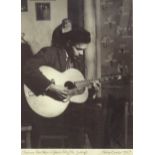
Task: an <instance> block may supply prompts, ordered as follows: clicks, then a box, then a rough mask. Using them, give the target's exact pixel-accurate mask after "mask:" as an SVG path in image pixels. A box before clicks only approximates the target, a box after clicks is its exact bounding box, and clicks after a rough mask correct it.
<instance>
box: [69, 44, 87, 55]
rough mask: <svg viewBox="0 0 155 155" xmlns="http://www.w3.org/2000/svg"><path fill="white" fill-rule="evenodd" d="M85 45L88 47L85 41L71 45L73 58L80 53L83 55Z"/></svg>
mask: <svg viewBox="0 0 155 155" xmlns="http://www.w3.org/2000/svg"><path fill="white" fill-rule="evenodd" d="M87 47H88V44H86V43H79V44H76V45H74V46H72V50H73V56H74V58H77V57H79V56H80V55H83V54H84V51H85V50H86V48H87Z"/></svg>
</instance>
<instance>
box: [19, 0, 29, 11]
mask: <svg viewBox="0 0 155 155" xmlns="http://www.w3.org/2000/svg"><path fill="white" fill-rule="evenodd" d="M21 11H22V12H25V11H28V9H27V0H21Z"/></svg>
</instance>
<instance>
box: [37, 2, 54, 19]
mask: <svg viewBox="0 0 155 155" xmlns="http://www.w3.org/2000/svg"><path fill="white" fill-rule="evenodd" d="M36 19H37V20H50V19H51V16H50V3H36Z"/></svg>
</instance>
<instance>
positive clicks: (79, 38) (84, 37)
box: [66, 28, 91, 44]
mask: <svg viewBox="0 0 155 155" xmlns="http://www.w3.org/2000/svg"><path fill="white" fill-rule="evenodd" d="M66 37H67V40H68V41H71V43H72V44H77V43H90V41H91V38H90V33H89V32H88V31H86V30H85V29H81V28H80V29H73V30H72V31H70V32H68V33H67V34H66Z"/></svg>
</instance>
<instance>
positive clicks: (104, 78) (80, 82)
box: [75, 74, 122, 88]
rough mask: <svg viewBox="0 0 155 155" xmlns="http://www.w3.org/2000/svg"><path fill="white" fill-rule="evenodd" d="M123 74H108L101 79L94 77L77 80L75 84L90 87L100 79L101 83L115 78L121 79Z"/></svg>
mask: <svg viewBox="0 0 155 155" xmlns="http://www.w3.org/2000/svg"><path fill="white" fill-rule="evenodd" d="M121 79H122V76H121V75H117V74H116V75H108V76H104V77H102V78H100V79H96V80H95V79H93V80H82V81H76V82H75V85H76V86H77V87H80V88H83V87H89V86H92V85H93V82H95V81H99V82H100V83H103V82H107V81H113V80H121Z"/></svg>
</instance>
